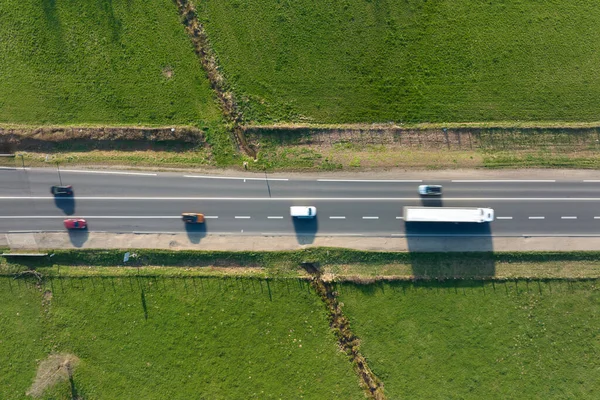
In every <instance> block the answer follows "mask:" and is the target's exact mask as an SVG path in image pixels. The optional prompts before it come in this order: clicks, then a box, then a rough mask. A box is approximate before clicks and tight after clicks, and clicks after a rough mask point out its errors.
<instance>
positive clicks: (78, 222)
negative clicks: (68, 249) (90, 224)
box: [65, 218, 87, 229]
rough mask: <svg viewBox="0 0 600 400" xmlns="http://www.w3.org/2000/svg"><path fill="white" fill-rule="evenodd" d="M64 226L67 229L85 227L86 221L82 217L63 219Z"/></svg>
mask: <svg viewBox="0 0 600 400" xmlns="http://www.w3.org/2000/svg"><path fill="white" fill-rule="evenodd" d="M65 228H67V229H86V228H87V221H86V220H85V219H83V218H69V219H65Z"/></svg>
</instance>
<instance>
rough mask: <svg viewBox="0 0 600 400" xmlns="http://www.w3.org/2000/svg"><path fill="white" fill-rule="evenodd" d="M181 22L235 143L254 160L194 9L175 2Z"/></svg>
mask: <svg viewBox="0 0 600 400" xmlns="http://www.w3.org/2000/svg"><path fill="white" fill-rule="evenodd" d="M175 2H176V3H177V7H178V9H179V13H180V15H181V20H182V22H183V24H184V25H185V29H186V32H187V33H188V35H189V37H190V39H191V40H192V43H193V45H194V51H195V52H196V54H197V55H198V58H199V59H200V63H201V64H202V67H203V68H204V70H205V71H206V76H207V77H208V80H209V81H210V84H211V86H212V88H213V90H214V91H215V93H216V94H217V97H218V99H219V102H220V103H221V107H222V109H223V112H224V114H225V117H226V118H227V119H228V120H229V121H230V122H231V123H232V125H233V126H232V130H233V136H234V139H235V142H236V143H237V144H238V147H240V148H241V149H242V150H244V151H245V152H246V153H247V154H249V155H250V156H252V157H253V158H256V152H255V151H254V150H253V149H251V148H250V146H248V143H247V142H246V139H245V136H244V130H243V129H242V119H243V118H242V113H241V112H240V110H239V108H238V105H237V102H236V100H235V96H234V94H233V92H231V91H230V90H228V87H227V82H226V80H225V77H224V76H223V75H222V74H221V72H220V71H219V66H218V65H217V57H216V55H215V54H214V51H212V48H211V47H210V43H209V40H208V36H207V35H206V31H205V30H204V26H203V25H202V24H201V23H200V21H198V17H197V15H196V9H195V7H194V6H193V5H192V4H191V3H190V2H188V1H187V0H175Z"/></svg>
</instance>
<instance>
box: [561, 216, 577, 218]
mask: <svg viewBox="0 0 600 400" xmlns="http://www.w3.org/2000/svg"><path fill="white" fill-rule="evenodd" d="M560 219H577V217H570V216H566V217H560Z"/></svg>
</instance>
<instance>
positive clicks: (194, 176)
mask: <svg viewBox="0 0 600 400" xmlns="http://www.w3.org/2000/svg"><path fill="white" fill-rule="evenodd" d="M184 178H197V179H234V180H243V181H289V179H287V178H238V177H233V176H206V175H184Z"/></svg>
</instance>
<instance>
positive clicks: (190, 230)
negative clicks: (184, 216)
mask: <svg viewBox="0 0 600 400" xmlns="http://www.w3.org/2000/svg"><path fill="white" fill-rule="evenodd" d="M185 232H186V233H187V236H188V240H189V241H190V243H193V244H198V243H200V241H201V240H202V238H204V237H205V236H206V223H204V224H185Z"/></svg>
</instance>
